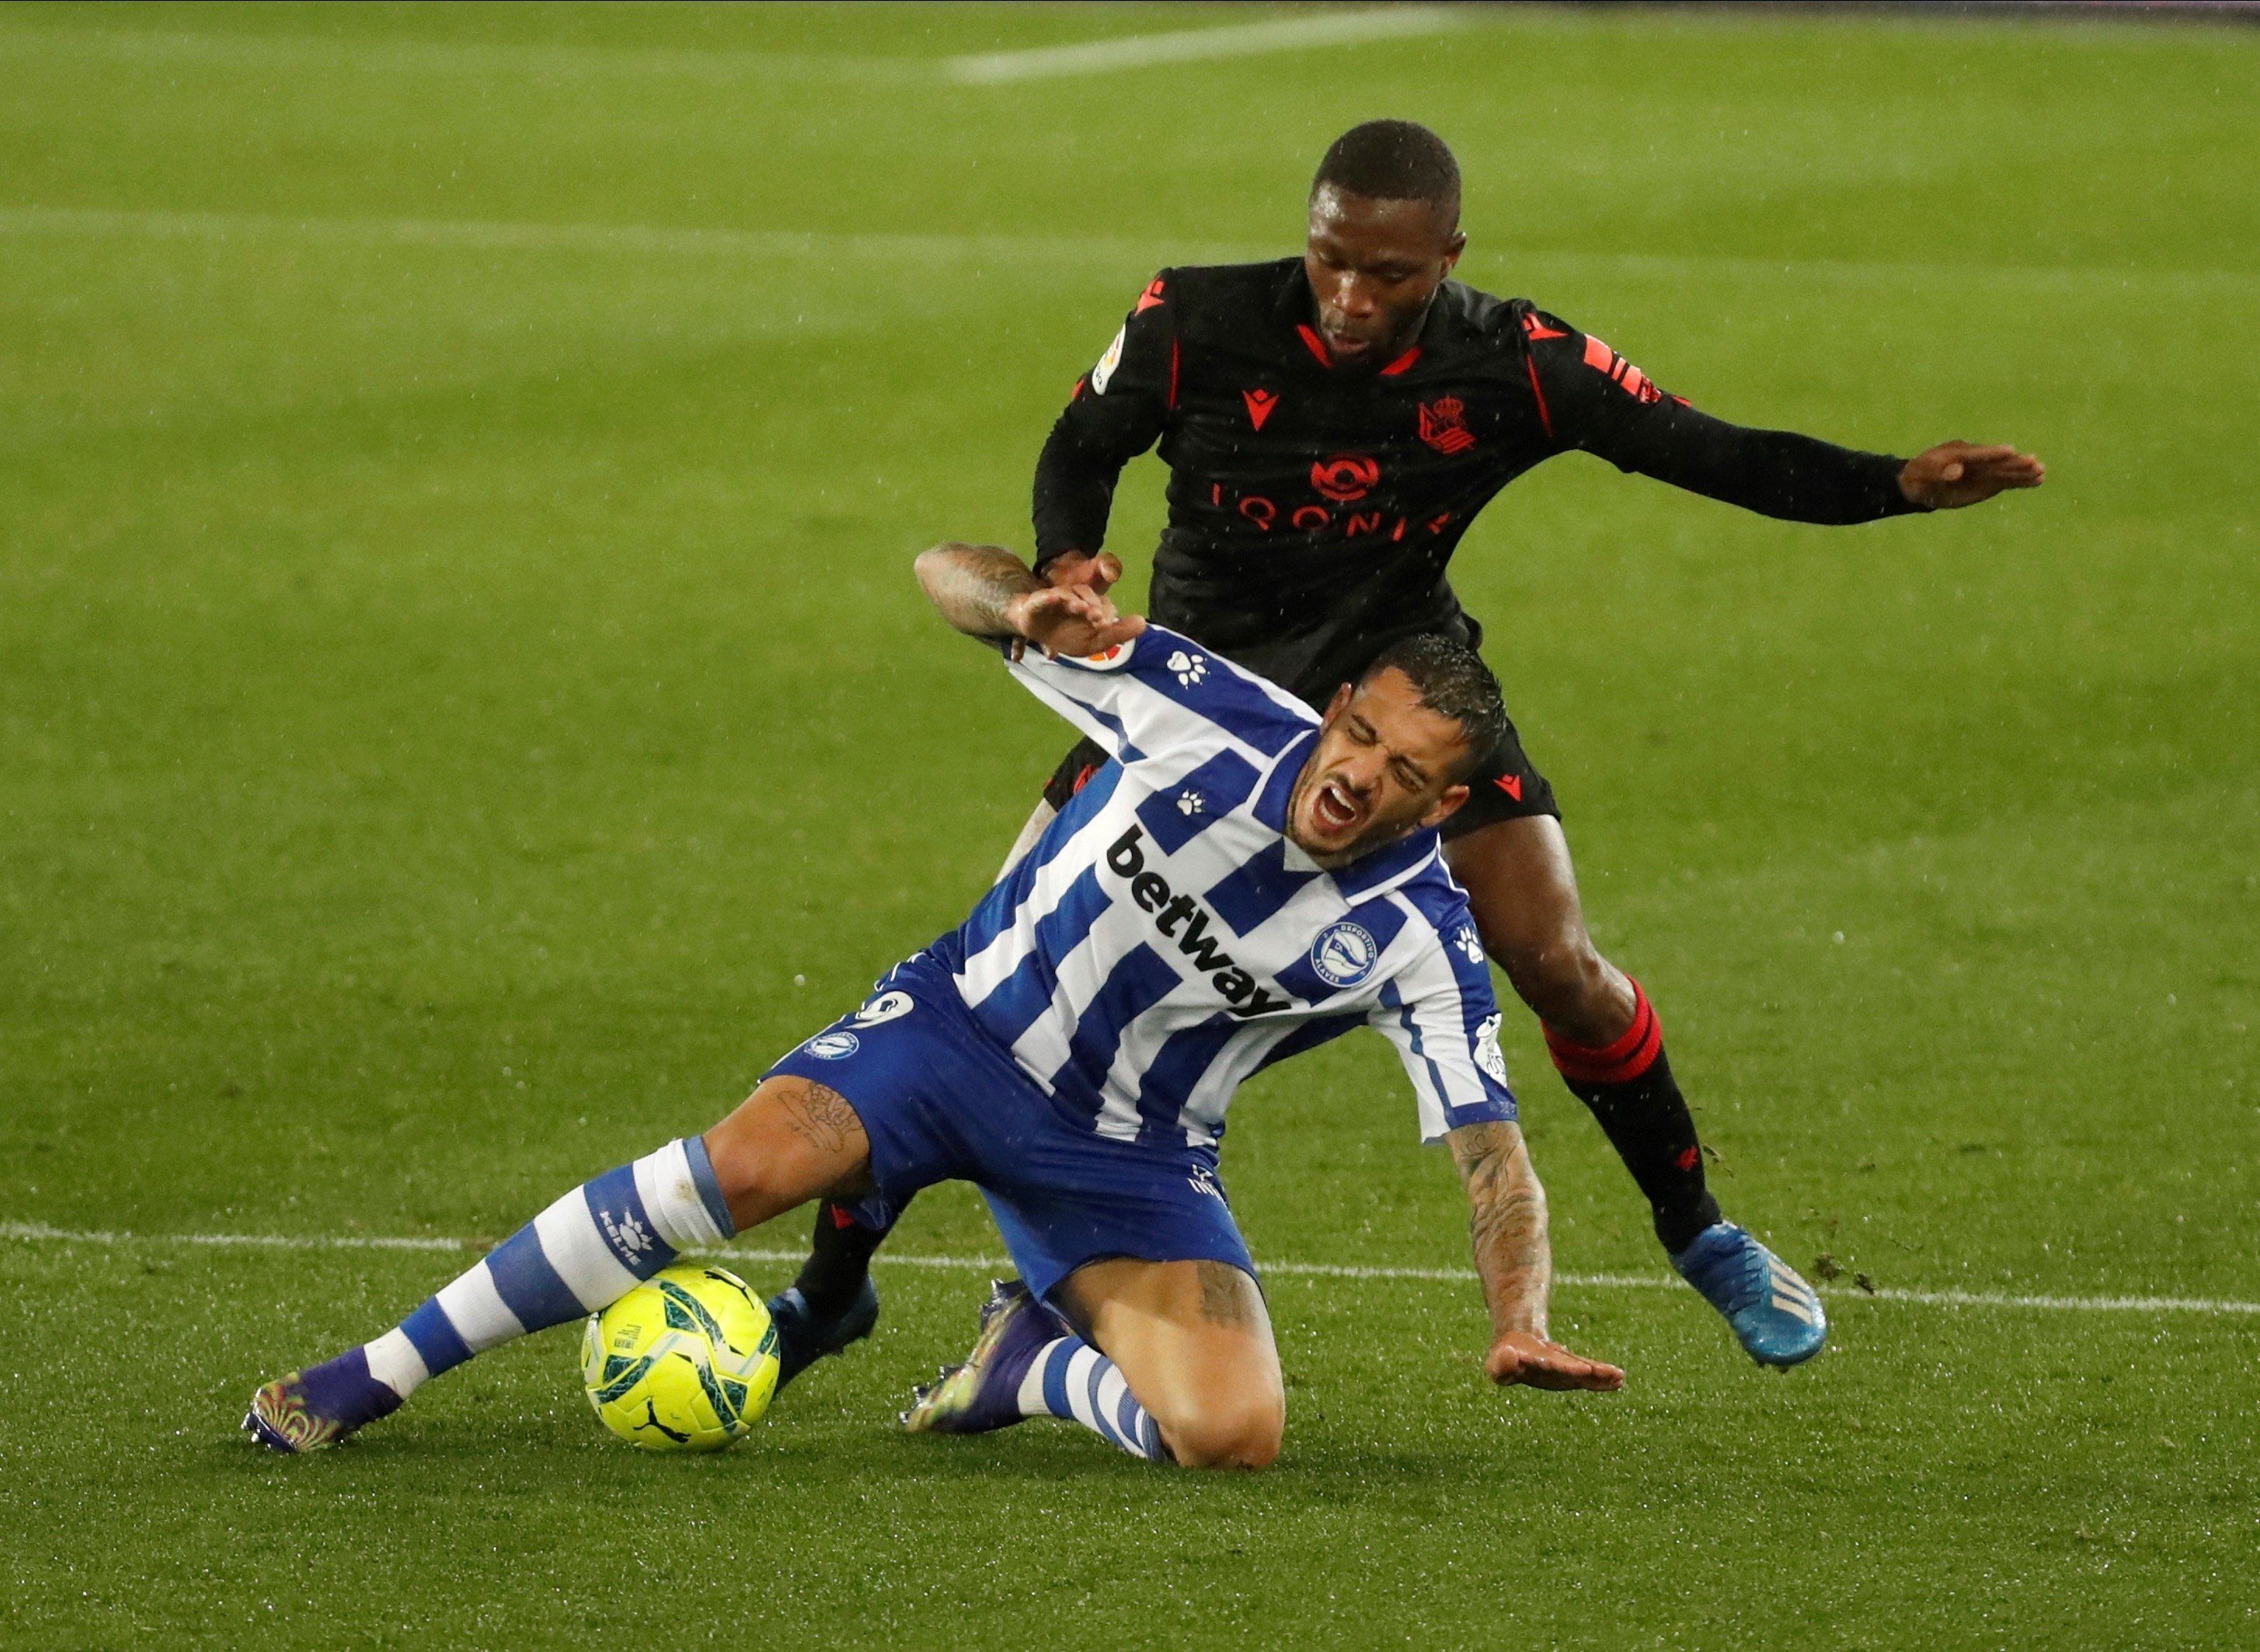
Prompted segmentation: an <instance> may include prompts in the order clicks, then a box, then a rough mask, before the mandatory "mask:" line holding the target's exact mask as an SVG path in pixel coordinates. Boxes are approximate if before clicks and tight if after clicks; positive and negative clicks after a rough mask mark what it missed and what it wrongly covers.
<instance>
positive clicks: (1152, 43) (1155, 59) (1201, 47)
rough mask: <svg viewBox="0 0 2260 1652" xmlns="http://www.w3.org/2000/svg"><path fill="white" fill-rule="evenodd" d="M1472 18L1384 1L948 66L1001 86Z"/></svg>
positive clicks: (1381, 35) (1449, 25) (978, 82)
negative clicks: (1376, 4)
mask: <svg viewBox="0 0 2260 1652" xmlns="http://www.w3.org/2000/svg"><path fill="white" fill-rule="evenodd" d="M1472 22H1473V19H1472V18H1470V17H1469V16H1468V15H1467V14H1466V13H1464V12H1460V11H1448V10H1447V9H1446V8H1444V7H1442V6H1386V7H1376V8H1374V9H1373V10H1371V11H1348V12H1341V11H1336V12H1331V13H1325V14H1321V15H1320V16H1318V17H1311V18H1280V19H1278V20H1277V21H1274V22H1270V23H1239V24H1232V25H1227V26H1225V27H1223V28H1214V29H1176V30H1172V31H1171V32H1169V33H1167V34H1125V35H1118V36H1117V37H1115V38H1114V39H1110V40H1077V41H1075V42H1073V43H1071V44H1069V45H1067V46H1028V47H1025V48H1023V49H1021V50H1019V51H1016V52H982V53H973V54H970V55H969V56H965V57H954V58H951V59H950V60H948V63H947V64H946V65H945V72H946V73H947V74H948V76H949V78H950V79H951V80H953V81H955V82H959V83H960V84H961V85H966V86H996V85H1000V84H1003V83H1005V82H1010V81H1034V80H1050V79H1054V78H1055V77H1057V76H1060V75H1105V74H1111V73H1112V72H1113V71H1115V70H1117V69H1134V68H1150V67H1152V66H1153V65H1155V64H1156V63H1191V62H1194V61H1199V60H1203V59H1210V58H1223V57H1254V56H1256V55H1257V54H1258V53H1265V52H1298V51H1304V50H1307V49H1308V48H1310V47H1312V46H1348V45H1351V44H1353V43H1355V42H1356V41H1360V40H1384V39H1402V38H1405V37H1408V36H1413V35H1423V34H1441V33H1443V32H1446V31H1447V30H1451V29H1462V28H1466V27H1468V26H1470V24H1471V23H1472Z"/></svg>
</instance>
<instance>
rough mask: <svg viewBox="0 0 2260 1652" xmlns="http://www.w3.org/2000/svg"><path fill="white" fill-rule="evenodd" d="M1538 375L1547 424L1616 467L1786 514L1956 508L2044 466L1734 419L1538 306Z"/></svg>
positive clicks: (1872, 516) (1560, 438) (1987, 452)
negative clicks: (1664, 385) (1905, 454)
mask: <svg viewBox="0 0 2260 1652" xmlns="http://www.w3.org/2000/svg"><path fill="white" fill-rule="evenodd" d="M1526 332H1527V338H1528V348H1529V351H1530V356H1529V363H1530V367H1531V382H1532V384H1533V387H1534V388H1535V389H1536V390H1537V392H1538V395H1539V396H1540V398H1541V402H1540V408H1541V417H1543V418H1544V420H1545V422H1546V428H1547V431H1548V434H1549V435H1551V436H1552V437H1553V438H1555V439H1556V441H1557V442H1559V443H1561V444H1562V445H1563V446H1565V447H1577V448H1583V449H1584V451H1585V452H1589V453H1593V454H1597V455H1598V456H1599V457H1600V458H1602V459H1607V460H1608V461H1609V462H1610V463H1611V464H1613V465H1614V466H1617V467H1618V468H1619V469H1620V470H1628V471H1635V472H1638V473H1639V474H1641V475H1643V476H1653V477H1654V478H1656V480H1657V481H1665V482H1670V484H1671V485H1672V486H1673V487H1675V488H1686V489H1687V490H1688V491H1689V492H1691V493H1698V494H1702V495H1706V496H1707V497H1709V498H1712V499H1718V500H1722V501H1724V502H1727V504H1731V505H1740V506H1741V508H1742V509H1745V510H1755V511H1756V512H1758V513H1759V514H1760V515H1762V516H1776V517H1779V518H1781V519H1783V520H1784V521H1788V522H1812V523H1856V522H1873V521H1875V520H1876V519H1877V518H1878V517H1881V516H1901V515H1904V514H1906V512H1908V511H1910V510H1952V509H1959V508H1960V507H1962V506H1964V505H1974V504H1977V503H1979V502H1982V501H1984V500H1987V499H1991V498H1992V497H1993V496H1994V495H1997V494H2000V493H2006V492H2007V491H2009V490H2011V489H2013V488H2037V487H2039V486H2040V485H2041V483H2042V481H2045V480H2046V478H2047V476H2048V468H2047V466H2044V465H2042V463H2041V461H2040V460H2039V459H2035V458H2034V457H2033V456H2032V455H2031V454H2030V453H2025V452H2019V451H2018V450H2017V449H2016V448H2014V447H2010V446H2006V445H1978V444H1977V443H1972V442H1958V441H1957V442H1942V443H1940V444H1939V445H1937V446H1935V447H1933V448H1930V449H1929V450H1927V452H1922V453H1919V454H1917V455H1916V456H1915V457H1914V458H1913V459H1897V458H1893V457H1892V456H1891V455H1888V454H1885V453H1867V452H1860V451H1858V450H1857V449H1855V448H1849V447H1839V446H1837V445H1835V444H1834V443H1833V442H1824V441H1822V440H1820V438H1817V437H1812V436H1804V435H1800V434H1799V433H1798V432H1797V431H1770V430H1760V429H1757V428H1755V427H1752V426H1747V425H1741V424H1729V423H1727V421H1726V420H1725V419H1721V418H1715V417H1713V416H1712V415H1710V414H1708V413H1706V412H1703V411H1702V410H1701V409H1698V408H1695V407H1692V406H1690V405H1689V404H1688V402H1686V401H1685V400H1684V399H1683V398H1681V397H1679V396H1676V395H1670V394H1668V393H1666V392H1665V391H1663V389H1661V388H1659V387H1657V386H1656V384H1654V383H1653V382H1651V381H1649V377H1648V375H1647V374H1644V373H1642V372H1641V370H1640V369H1639V368H1638V367H1634V365H1633V364H1632V363H1631V362H1629V361H1627V360H1625V359H1624V358H1623V357H1622V356H1620V355H1619V354H1617V352H1615V351H1613V350H1612V349H1610V348H1609V346H1608V345H1606V344H1603V343H1602V342H1601V341H1600V340H1599V339H1598V338H1591V337H1590V336H1588V335H1585V334H1583V333H1580V332H1578V331H1577V330H1576V329H1575V328H1573V327H1571V326H1570V325H1569V324H1567V323H1566V322H1562V321H1558V320H1556V319H1555V318H1554V317H1548V316H1545V315H1543V314H1541V313H1538V312H1533V313H1532V314H1531V315H1530V316H1529V317H1527V319H1526Z"/></svg>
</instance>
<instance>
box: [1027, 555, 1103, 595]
mask: <svg viewBox="0 0 2260 1652" xmlns="http://www.w3.org/2000/svg"><path fill="white" fill-rule="evenodd" d="M1041 572H1042V573H1043V576H1044V578H1045V579H1047V580H1050V581H1051V582H1052V583H1053V584H1054V585H1080V586H1084V587H1088V588H1090V589H1091V590H1094V591H1096V592H1098V594H1099V595H1101V596H1104V595H1106V593H1107V592H1109V591H1111V590H1112V589H1113V588H1114V585H1115V581H1117V580H1119V579H1120V578H1121V577H1122V559H1121V558H1120V557H1118V556H1116V555H1115V554H1114V553H1113V552H1112V551H1101V552H1099V553H1098V555H1097V556H1093V555H1091V553H1090V552H1087V551H1069V552H1066V553H1065V554H1064V555H1061V556H1055V557H1054V558H1053V559H1051V560H1050V561H1048V562H1047V563H1045V564H1044V566H1043V568H1042V570H1041Z"/></svg>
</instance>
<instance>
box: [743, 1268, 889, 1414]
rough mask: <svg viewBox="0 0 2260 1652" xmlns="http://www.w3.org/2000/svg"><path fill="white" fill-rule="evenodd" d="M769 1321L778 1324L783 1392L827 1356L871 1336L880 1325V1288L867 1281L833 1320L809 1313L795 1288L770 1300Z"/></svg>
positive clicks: (778, 1371)
mask: <svg viewBox="0 0 2260 1652" xmlns="http://www.w3.org/2000/svg"><path fill="white" fill-rule="evenodd" d="M769 1318H770V1319H771V1320H773V1321H776V1334H777V1379H776V1385H777V1387H778V1388H780V1389H781V1388H783V1386H784V1385H786V1384H787V1383H789V1382H790V1381H791V1380H792V1379H793V1378H796V1377H797V1376H799V1375H800V1373H801V1372H803V1371H806V1370H807V1369H808V1368H809V1367H810V1366H811V1365H813V1364H815V1363H816V1362H817V1361H818V1360H819V1359H822V1358H823V1357H824V1356H826V1354H836V1353H838V1352H839V1351H840V1349H843V1348H845V1347H847V1344H848V1343H850V1342H862V1340H863V1338H865V1337H867V1336H869V1335H870V1334H871V1328H872V1327H873V1326H875V1325H876V1324H877V1323H878V1322H879V1287H878V1286H876V1285H873V1284H872V1283H871V1281H870V1280H869V1278H865V1279H864V1281H863V1288H862V1290H860V1291H858V1292H855V1300H854V1301H852V1302H850V1303H849V1304H848V1305H847V1307H844V1308H841V1309H840V1311H839V1312H838V1313H837V1314H833V1315H832V1316H831V1317H830V1318H829V1319H819V1318H818V1317H817V1316H816V1315H815V1314H812V1313H811V1312H810V1311H809V1307H808V1299H807V1298H806V1297H805V1296H803V1295H801V1293H800V1287H799V1286H798V1285H793V1286H790V1287H789V1288H788V1289H785V1290H783V1291H780V1292H777V1293H776V1295H775V1296H773V1297H771V1298H770V1299H769Z"/></svg>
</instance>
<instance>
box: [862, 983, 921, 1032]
mask: <svg viewBox="0 0 2260 1652" xmlns="http://www.w3.org/2000/svg"><path fill="white" fill-rule="evenodd" d="M916 1008H918V1005H917V1003H916V1002H914V1001H913V1000H912V998H911V995H910V994H909V993H905V992H899V991H897V992H885V993H880V994H879V995H878V996H877V997H876V998H875V999H873V1000H871V1001H870V1002H869V1003H868V1004H866V1005H864V1006H863V1008H861V1009H859V1010H857V1011H856V1012H855V1024H856V1025H857V1026H858V1027H876V1026H879V1025H881V1024H882V1023H883V1022H890V1021H898V1020H900V1019H901V1018H902V1017H903V1016H905V1015H909V1014H910V1013H911V1011H912V1010H914V1009H916Z"/></svg>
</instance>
